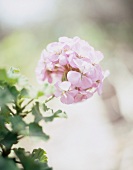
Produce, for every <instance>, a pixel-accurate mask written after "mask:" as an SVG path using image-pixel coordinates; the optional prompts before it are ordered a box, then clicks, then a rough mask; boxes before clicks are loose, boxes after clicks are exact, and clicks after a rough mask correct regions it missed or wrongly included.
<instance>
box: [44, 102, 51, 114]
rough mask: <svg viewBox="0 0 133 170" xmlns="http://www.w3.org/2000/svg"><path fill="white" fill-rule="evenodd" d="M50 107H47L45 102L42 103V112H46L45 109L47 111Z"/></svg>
mask: <svg viewBox="0 0 133 170" xmlns="http://www.w3.org/2000/svg"><path fill="white" fill-rule="evenodd" d="M49 109H50V108H48V107H47V106H46V104H45V103H44V104H43V110H44V112H46V111H48V110H49Z"/></svg>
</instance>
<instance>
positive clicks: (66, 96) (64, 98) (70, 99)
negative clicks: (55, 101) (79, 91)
mask: <svg viewBox="0 0 133 170" xmlns="http://www.w3.org/2000/svg"><path fill="white" fill-rule="evenodd" d="M60 100H61V102H62V103H64V104H72V103H73V102H74V98H73V96H71V95H70V94H69V93H66V94H64V95H62V97H61V99H60Z"/></svg>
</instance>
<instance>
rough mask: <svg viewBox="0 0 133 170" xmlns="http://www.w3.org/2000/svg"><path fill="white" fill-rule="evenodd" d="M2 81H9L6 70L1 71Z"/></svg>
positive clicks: (0, 78)
mask: <svg viewBox="0 0 133 170" xmlns="http://www.w3.org/2000/svg"><path fill="white" fill-rule="evenodd" d="M0 80H1V81H8V77H7V73H6V70H5V69H0Z"/></svg>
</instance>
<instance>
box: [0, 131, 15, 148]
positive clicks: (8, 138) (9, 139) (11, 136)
mask: <svg viewBox="0 0 133 170" xmlns="http://www.w3.org/2000/svg"><path fill="white" fill-rule="evenodd" d="M17 142H18V139H17V134H16V133H13V132H8V133H7V134H6V135H5V137H4V139H2V140H1V141H0V144H3V145H4V146H5V147H6V148H11V147H12V145H13V144H16V143H17Z"/></svg>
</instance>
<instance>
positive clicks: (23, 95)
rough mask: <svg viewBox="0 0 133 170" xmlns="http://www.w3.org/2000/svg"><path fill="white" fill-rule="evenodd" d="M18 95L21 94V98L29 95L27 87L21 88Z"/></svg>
mask: <svg viewBox="0 0 133 170" xmlns="http://www.w3.org/2000/svg"><path fill="white" fill-rule="evenodd" d="M20 96H21V98H26V97H29V91H28V89H26V88H23V89H22V90H21V91H20Z"/></svg>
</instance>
